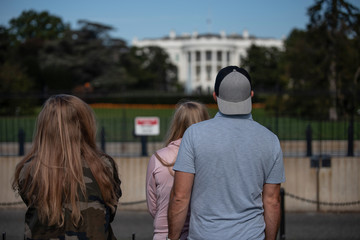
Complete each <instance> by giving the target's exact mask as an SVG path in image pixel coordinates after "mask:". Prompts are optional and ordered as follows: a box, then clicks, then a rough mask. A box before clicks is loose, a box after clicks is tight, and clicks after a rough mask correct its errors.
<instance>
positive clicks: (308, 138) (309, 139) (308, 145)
mask: <svg viewBox="0 0 360 240" xmlns="http://www.w3.org/2000/svg"><path fill="white" fill-rule="evenodd" d="M306 156H307V157H311V156H312V129H311V126H310V124H308V126H307V128H306Z"/></svg>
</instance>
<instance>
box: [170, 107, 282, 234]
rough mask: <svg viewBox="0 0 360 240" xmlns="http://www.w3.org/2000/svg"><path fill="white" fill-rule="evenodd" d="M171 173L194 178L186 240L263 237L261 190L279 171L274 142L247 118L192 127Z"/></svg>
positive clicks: (275, 180) (278, 178)
mask: <svg viewBox="0 0 360 240" xmlns="http://www.w3.org/2000/svg"><path fill="white" fill-rule="evenodd" d="M174 170H176V171H182V172H188V173H194V174H195V178H194V185H193V190H192V196H191V218H190V232H189V236H188V239H189V240H194V239H196V240H198V239H207V240H210V239H214V240H215V239H216V240H218V239H264V237H265V233H264V230H265V222H264V217H263V211H264V210H263V203H262V191H263V186H264V184H265V183H272V184H278V183H282V182H284V181H285V173H284V165H283V157H282V151H281V147H280V142H279V139H278V138H277V136H276V135H275V134H273V133H272V132H271V131H269V130H268V129H267V128H265V127H263V126H262V125H260V124H259V123H257V122H255V121H254V120H253V119H252V116H251V114H248V115H236V116H229V115H223V114H221V113H217V114H216V116H215V117H214V118H213V119H210V120H207V121H203V122H200V123H197V124H194V125H192V126H191V127H190V128H188V129H187V131H186V132H185V134H184V136H183V139H182V142H181V145H180V149H179V153H178V157H177V160H176V163H175V166H174Z"/></svg>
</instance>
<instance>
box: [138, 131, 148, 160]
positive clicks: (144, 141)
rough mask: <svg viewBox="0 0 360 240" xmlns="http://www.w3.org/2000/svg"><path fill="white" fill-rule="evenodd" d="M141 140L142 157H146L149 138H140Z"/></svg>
mask: <svg viewBox="0 0 360 240" xmlns="http://www.w3.org/2000/svg"><path fill="white" fill-rule="evenodd" d="M140 138H141V156H143V157H146V156H147V155H148V154H147V136H140Z"/></svg>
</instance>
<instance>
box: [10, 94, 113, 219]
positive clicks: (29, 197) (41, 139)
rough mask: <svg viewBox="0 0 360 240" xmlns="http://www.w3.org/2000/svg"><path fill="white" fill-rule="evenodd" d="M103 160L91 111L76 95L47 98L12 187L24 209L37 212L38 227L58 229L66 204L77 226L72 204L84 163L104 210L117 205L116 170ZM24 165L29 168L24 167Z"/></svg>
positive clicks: (76, 209)
mask: <svg viewBox="0 0 360 240" xmlns="http://www.w3.org/2000/svg"><path fill="white" fill-rule="evenodd" d="M104 155H105V154H104V153H102V152H101V151H100V150H99V149H98V148H97V146H96V121H95V116H94V113H93V111H92V109H91V108H90V107H89V106H88V105H87V104H86V103H85V102H83V101H82V100H81V99H79V98H77V97H75V96H71V95H55V96H52V97H50V98H49V99H48V100H47V101H46V102H45V104H44V106H43V109H42V111H41V112H40V114H39V116H38V118H37V123H36V131H35V135H34V140H33V145H32V148H31V150H30V152H29V153H28V154H27V155H26V156H25V157H24V159H23V160H22V161H21V162H20V163H19V164H18V165H17V166H16V170H15V176H14V181H13V188H14V189H15V190H17V191H19V192H20V194H21V195H22V196H25V199H26V201H28V202H27V205H28V206H32V207H37V211H38V214H39V219H40V221H41V222H42V223H47V224H48V225H49V226H51V225H59V226H62V225H63V224H64V212H63V206H64V204H69V205H70V206H71V209H72V212H71V218H72V222H73V224H74V225H75V226H78V224H79V223H80V221H81V218H82V216H81V212H80V209H79V206H78V203H77V201H79V197H80V196H79V195H80V194H82V195H83V196H86V187H85V182H84V177H83V170H82V168H83V161H85V162H86V164H87V165H88V166H89V168H90V169H91V172H92V174H93V176H94V178H95V180H96V181H97V183H98V185H99V188H100V190H101V194H102V197H103V200H104V201H105V203H106V205H108V206H109V207H110V208H111V209H112V210H114V206H115V205H116V204H117V198H116V190H115V189H114V186H116V182H115V181H116V180H114V178H113V174H112V173H114V172H115V174H117V169H116V166H113V167H115V168H114V169H113V170H110V169H109V167H108V165H107V164H106V163H105V162H104V161H103V160H101V157H102V156H104ZM106 157H108V158H110V157H109V156H106ZM25 164H27V165H28V166H27V167H25V168H24V165H25ZM22 170H23V172H22ZM111 171H113V172H112V173H111ZM20 175H21V176H20ZM79 189H80V193H79V191H78V190H79ZM85 199H86V198H85Z"/></svg>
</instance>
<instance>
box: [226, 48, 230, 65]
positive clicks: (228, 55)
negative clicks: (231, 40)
mask: <svg viewBox="0 0 360 240" xmlns="http://www.w3.org/2000/svg"><path fill="white" fill-rule="evenodd" d="M226 62H227V64H228V65H229V62H230V52H229V51H227V52H226Z"/></svg>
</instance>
